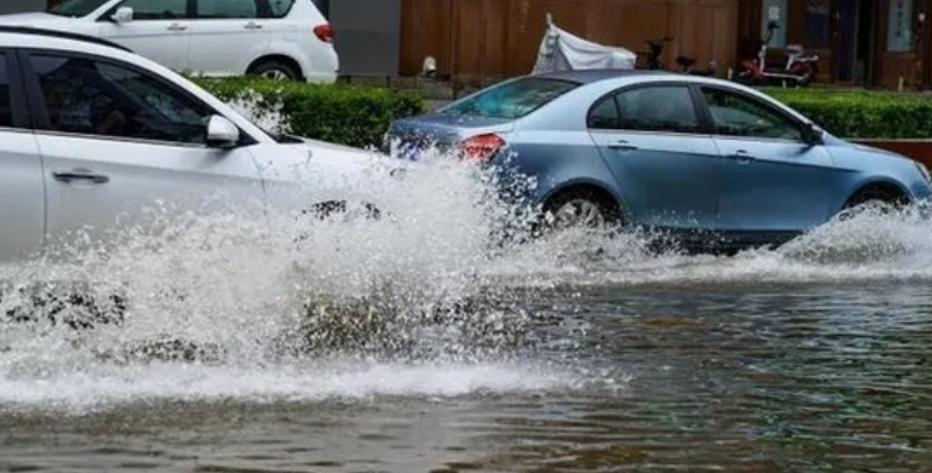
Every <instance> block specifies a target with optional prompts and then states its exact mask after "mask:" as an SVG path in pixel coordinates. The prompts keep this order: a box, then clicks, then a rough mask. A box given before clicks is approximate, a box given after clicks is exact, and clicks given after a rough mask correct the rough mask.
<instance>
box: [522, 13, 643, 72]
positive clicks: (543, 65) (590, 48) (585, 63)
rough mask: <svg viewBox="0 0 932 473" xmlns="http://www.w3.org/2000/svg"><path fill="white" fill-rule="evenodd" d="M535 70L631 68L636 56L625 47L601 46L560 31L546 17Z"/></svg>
mask: <svg viewBox="0 0 932 473" xmlns="http://www.w3.org/2000/svg"><path fill="white" fill-rule="evenodd" d="M547 25H548V26H547V33H546V34H544V40H543V42H541V44H540V52H539V53H538V54H537V64H535V65H534V73H535V74H540V73H544V72H554V71H575V70H580V69H634V66H635V63H636V62H637V55H636V54H634V53H633V52H631V51H629V50H627V49H625V48H613V47H610V46H603V45H601V44H598V43H593V42H592V41H588V40H585V39H583V38H580V37H579V36H575V35H573V34H571V33H568V32H566V31H563V30H561V29H560V28H558V27H557V26H556V25H555V24H553V22H552V21H550V18H549V17H548V20H547Z"/></svg>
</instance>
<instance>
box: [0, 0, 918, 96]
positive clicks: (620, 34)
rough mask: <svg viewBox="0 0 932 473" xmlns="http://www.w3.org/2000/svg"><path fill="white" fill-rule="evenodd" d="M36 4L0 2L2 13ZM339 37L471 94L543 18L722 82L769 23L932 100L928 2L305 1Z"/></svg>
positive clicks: (514, 60) (367, 55)
mask: <svg viewBox="0 0 932 473" xmlns="http://www.w3.org/2000/svg"><path fill="white" fill-rule="evenodd" d="M46 1H49V2H58V1H62V0H0V13H10V12H16V11H28V10H38V9H42V8H45V6H46ZM313 1H314V2H315V3H317V5H318V6H319V7H320V9H321V10H322V11H323V12H324V13H325V14H326V15H328V17H329V18H330V20H331V22H332V23H333V24H334V27H335V29H336V31H337V36H336V47H337V50H338V51H339V52H340V56H341V62H342V66H343V72H344V73H345V74H351V75H383V76H396V75H403V76H412V75H417V74H419V73H420V72H421V68H422V65H423V62H424V59H425V58H426V57H428V56H430V57H433V58H435V59H436V60H437V64H438V66H439V71H438V72H439V74H440V75H441V76H442V77H448V78H451V79H454V80H455V81H457V82H462V83H467V84H471V85H481V84H485V83H489V82H493V81H496V80H500V79H502V78H505V77H511V76H515V75H519V74H525V73H527V72H528V71H530V70H531V68H532V67H533V64H534V61H535V59H536V56H537V49H538V47H539V45H540V40H541V38H542V37H543V35H544V30H545V28H546V24H545V18H546V15H547V13H551V14H552V15H553V17H554V20H555V21H556V22H557V23H558V24H559V25H560V26H561V27H563V28H565V29H567V30H569V31H571V32H573V33H574V34H577V35H579V36H583V37H586V38H589V39H591V40H593V41H596V42H599V43H603V44H608V45H617V46H623V47H626V48H628V49H630V50H632V51H635V52H638V53H643V52H644V51H645V49H646V45H645V41H647V40H650V39H658V38H663V37H669V38H670V42H669V43H668V45H667V48H666V49H665V51H664V56H663V60H664V62H665V63H666V64H667V67H669V68H671V69H672V68H674V67H675V58H676V57H677V56H680V55H684V56H689V57H692V58H694V59H696V60H697V64H699V65H700V67H701V65H703V64H706V63H707V62H709V61H712V60H714V61H716V62H717V63H718V64H719V71H720V73H721V74H722V75H725V74H726V73H727V71H728V70H729V69H732V70H733V69H734V68H736V65H737V64H739V63H740V61H741V59H743V58H746V57H750V56H753V55H754V52H755V51H754V50H755V48H756V42H757V41H759V39H760V38H761V37H762V36H763V35H764V34H765V33H766V25H767V23H768V22H770V21H774V22H776V23H777V24H778V25H779V26H780V29H779V30H778V31H777V33H776V34H775V35H774V38H773V42H772V48H771V50H772V53H773V56H774V59H775V60H777V61H778V60H779V58H780V56H781V53H782V51H781V49H782V48H783V47H785V46H786V45H788V44H793V43H799V44H802V45H804V46H806V47H807V48H809V49H811V50H813V51H815V52H817V53H818V54H819V55H820V57H821V61H820V64H819V76H818V80H819V82H824V83H837V84H846V85H863V86H871V87H875V86H876V87H887V88H899V87H904V88H910V89H932V24H930V23H932V18H928V15H929V14H932V0H313Z"/></svg>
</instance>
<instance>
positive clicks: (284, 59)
mask: <svg viewBox="0 0 932 473" xmlns="http://www.w3.org/2000/svg"><path fill="white" fill-rule="evenodd" d="M265 62H281V63H284V64H287V65H288V66H290V67H293V68H294V70H295V71H296V72H297V73H298V76H299V78H302V79H303V78H305V77H306V74H305V71H304V68H303V67H301V63H300V62H299V61H298V60H297V59H295V58H293V57H291V56H290V55H288V54H284V53H265V54H262V55H260V56H258V57H256V58H254V59H253V60H252V61H250V62H249V65H248V66H246V73H247V74H250V73H252V71H254V70H255V69H256V68H257V67H259V65H260V64H262V63H265Z"/></svg>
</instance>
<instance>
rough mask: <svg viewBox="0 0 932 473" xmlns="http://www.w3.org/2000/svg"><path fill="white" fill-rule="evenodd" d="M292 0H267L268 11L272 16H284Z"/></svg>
mask: <svg viewBox="0 0 932 473" xmlns="http://www.w3.org/2000/svg"><path fill="white" fill-rule="evenodd" d="M292 5H294V0H269V10H270V11H269V13H270V15H271V16H272V18H284V17H285V16H286V15H288V12H290V11H291V6H292Z"/></svg>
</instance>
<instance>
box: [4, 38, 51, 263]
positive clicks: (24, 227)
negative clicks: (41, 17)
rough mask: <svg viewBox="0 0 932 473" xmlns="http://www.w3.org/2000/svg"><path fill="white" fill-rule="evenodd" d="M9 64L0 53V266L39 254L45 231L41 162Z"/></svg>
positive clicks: (9, 55)
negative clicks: (27, 125)
mask: <svg viewBox="0 0 932 473" xmlns="http://www.w3.org/2000/svg"><path fill="white" fill-rule="evenodd" d="M12 64H13V60H12V58H11V54H10V53H7V52H0V263H5V262H9V261H11V260H14V259H16V258H18V257H25V256H29V255H31V254H33V253H36V252H37V251H39V250H40V249H41V247H42V238H43V232H44V231H45V195H44V191H43V183H42V160H41V158H40V157H39V150H38V147H37V145H36V137H35V135H34V134H33V133H32V131H31V130H29V129H28V128H27V127H26V126H25V124H26V117H25V116H24V115H25V114H24V113H23V112H24V111H25V102H24V101H23V98H24V97H23V95H22V93H21V91H20V90H19V88H18V83H16V82H17V81H15V80H13V81H12V82H13V83H11V80H12V79H14V78H15V77H16V76H15V74H12V73H11V72H12V71H14V70H15V68H13V67H11V65H12ZM0 277H2V275H0Z"/></svg>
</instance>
